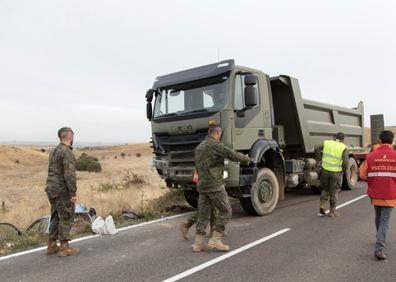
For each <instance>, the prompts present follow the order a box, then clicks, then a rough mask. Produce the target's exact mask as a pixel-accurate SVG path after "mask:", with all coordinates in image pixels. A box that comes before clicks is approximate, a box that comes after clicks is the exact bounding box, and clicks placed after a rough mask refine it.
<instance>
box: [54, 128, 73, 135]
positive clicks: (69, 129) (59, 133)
mask: <svg viewBox="0 0 396 282" xmlns="http://www.w3.org/2000/svg"><path fill="white" fill-rule="evenodd" d="M66 131H68V132H71V133H73V134H74V132H73V130H72V129H71V128H70V127H62V128H61V129H59V130H58V137H60V135H61V134H62V132H66Z"/></svg>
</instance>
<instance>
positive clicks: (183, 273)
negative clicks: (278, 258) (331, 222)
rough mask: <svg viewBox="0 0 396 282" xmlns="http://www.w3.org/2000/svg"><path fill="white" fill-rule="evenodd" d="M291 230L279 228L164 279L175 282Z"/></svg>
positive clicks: (166, 281) (165, 281)
mask: <svg viewBox="0 0 396 282" xmlns="http://www.w3.org/2000/svg"><path fill="white" fill-rule="evenodd" d="M290 230H291V229H290V228H284V229H282V230H279V231H277V232H275V233H272V234H271V235H268V236H266V237H263V238H261V239H259V240H256V241H254V242H251V243H249V244H247V245H244V246H242V247H240V248H238V249H236V250H233V251H231V252H229V253H226V254H224V255H222V256H219V257H217V258H215V259H212V260H210V261H207V262H205V263H203V264H200V265H198V266H196V267H193V268H191V269H188V270H186V271H184V272H182V273H180V274H177V275H175V276H173V277H171V278H168V279H166V280H163V282H174V281H178V280H180V279H182V278H185V277H187V276H190V275H191V274H194V273H196V272H198V271H201V270H202V269H205V268H207V267H209V266H211V265H214V264H216V263H218V262H221V261H223V260H225V259H228V258H230V257H232V256H235V255H237V254H239V253H242V252H244V251H246V250H248V249H250V248H253V247H255V246H257V245H259V244H262V243H264V242H265V241H268V240H271V239H272V238H275V237H277V236H279V235H282V234H284V233H286V232H288V231H290Z"/></svg>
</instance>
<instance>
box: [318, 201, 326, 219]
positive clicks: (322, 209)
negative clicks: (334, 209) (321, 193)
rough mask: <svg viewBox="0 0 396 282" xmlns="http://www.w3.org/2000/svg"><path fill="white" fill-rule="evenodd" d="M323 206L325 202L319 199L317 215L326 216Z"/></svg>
mask: <svg viewBox="0 0 396 282" xmlns="http://www.w3.org/2000/svg"><path fill="white" fill-rule="evenodd" d="M325 204H326V200H323V199H320V206H319V214H320V215H326V212H325Z"/></svg>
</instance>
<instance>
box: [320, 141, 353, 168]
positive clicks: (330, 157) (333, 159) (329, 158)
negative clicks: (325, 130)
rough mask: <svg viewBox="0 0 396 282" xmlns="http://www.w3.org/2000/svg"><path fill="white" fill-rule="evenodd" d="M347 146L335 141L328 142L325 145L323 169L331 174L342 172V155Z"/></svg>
mask: <svg viewBox="0 0 396 282" xmlns="http://www.w3.org/2000/svg"><path fill="white" fill-rule="evenodd" d="M346 147H347V146H346V145H345V144H343V143H341V142H339V141H334V140H326V141H324V143H323V152H322V168H324V169H325V170H327V171H331V172H341V171H342V153H343V152H344V150H345V149H346Z"/></svg>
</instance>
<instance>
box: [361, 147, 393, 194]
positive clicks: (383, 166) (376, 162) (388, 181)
mask: <svg viewBox="0 0 396 282" xmlns="http://www.w3.org/2000/svg"><path fill="white" fill-rule="evenodd" d="M367 164H368V170H367V176H368V191H367V193H368V195H369V196H370V197H371V198H374V199H384V200H392V199H396V151H394V150H393V149H392V148H391V147H389V146H387V145H381V146H380V147H379V148H378V149H377V150H376V151H373V152H371V153H369V154H368V155H367Z"/></svg>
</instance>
